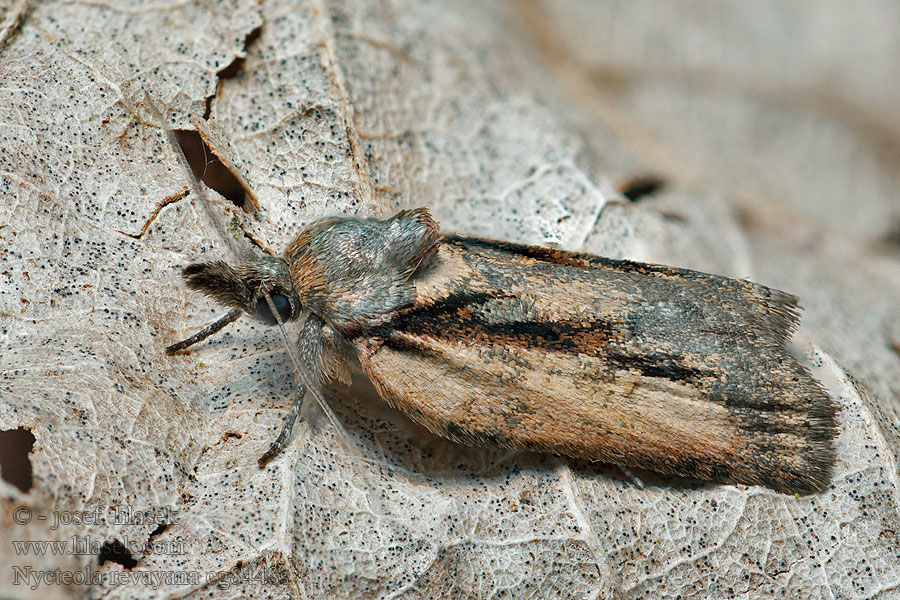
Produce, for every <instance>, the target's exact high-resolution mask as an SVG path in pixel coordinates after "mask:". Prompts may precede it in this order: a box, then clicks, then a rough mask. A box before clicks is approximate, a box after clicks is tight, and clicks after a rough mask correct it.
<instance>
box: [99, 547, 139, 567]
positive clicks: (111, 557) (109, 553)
mask: <svg viewBox="0 0 900 600" xmlns="http://www.w3.org/2000/svg"><path fill="white" fill-rule="evenodd" d="M97 561H98V562H99V563H100V565H103V563H105V562H114V563H117V564H120V565H122V566H123V567H125V568H126V569H133V568H134V567H135V566H137V561H136V560H135V559H134V557H133V556H132V555H131V552H129V551H128V548H126V547H125V544H123V543H122V542H120V541H119V540H113V541H111V542H104V544H103V545H102V546H101V547H100V552H98V553H97Z"/></svg>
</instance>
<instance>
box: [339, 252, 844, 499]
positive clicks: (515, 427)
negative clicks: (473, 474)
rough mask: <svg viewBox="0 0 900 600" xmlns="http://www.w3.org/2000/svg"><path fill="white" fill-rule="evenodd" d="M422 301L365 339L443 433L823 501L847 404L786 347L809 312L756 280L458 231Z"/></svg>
mask: <svg viewBox="0 0 900 600" xmlns="http://www.w3.org/2000/svg"><path fill="white" fill-rule="evenodd" d="M415 283H416V291H417V296H416V301H415V304H414V305H413V306H412V307H411V308H409V309H407V310H403V311H398V312H397V313H396V314H395V315H393V316H392V318H391V319H390V320H389V321H387V322H386V323H384V324H383V325H381V326H379V327H377V328H374V329H372V330H370V331H367V332H364V333H362V334H360V335H358V336H356V337H355V338H354V344H355V345H356V348H357V351H358V353H359V357H360V363H361V365H362V368H363V370H364V371H365V372H366V374H367V375H368V376H369V377H370V378H371V379H372V381H373V382H374V384H375V386H376V388H377V389H378V391H379V393H380V394H381V395H382V397H383V398H384V399H385V400H386V401H388V402H389V403H390V404H391V405H393V406H395V407H397V408H399V409H400V410H402V411H403V412H405V413H406V414H408V415H409V416H410V417H412V418H413V419H414V420H416V421H418V422H419V423H421V424H423V425H424V426H425V427H427V428H428V429H430V430H431V431H434V432H435V433H437V434H439V435H442V436H444V437H448V438H450V439H453V440H455V441H458V442H461V443H465V444H475V445H481V444H491V445H500V446H507V447H513V448H523V449H528V450H536V451H540V452H552V453H557V454H565V455H568V456H573V457H577V458H583V459H588V460H602V461H607V462H615V463H620V464H624V465H626V466H629V467H636V468H643V469H649V470H653V471H657V472H661V473H668V474H673V475H679V476H684V477H691V478H696V479H703V480H711V481H718V482H724V483H744V484H757V485H764V486H767V487H770V488H773V489H775V490H778V491H782V492H789V493H810V492H814V491H817V490H820V489H822V488H823V487H824V486H825V485H827V483H828V482H829V473H830V469H831V466H832V464H833V462H834V448H833V437H834V435H835V413H836V406H835V405H834V403H833V402H832V401H831V399H830V397H829V396H828V395H827V394H826V393H825V391H824V390H823V388H822V387H821V386H820V385H819V383H818V382H817V381H816V380H815V379H814V378H813V377H812V375H811V374H810V372H809V371H808V370H807V369H806V368H805V367H803V366H802V365H801V364H800V363H799V362H798V361H797V360H796V359H795V358H794V357H793V356H791V355H790V353H789V352H788V350H787V348H786V346H785V344H786V339H787V338H788V336H789V334H790V331H791V329H792V328H793V327H794V325H795V323H796V318H797V308H796V300H795V299H794V298H793V297H792V296H789V295H787V294H784V293H782V292H778V291H777V290H771V289H769V288H765V287H764V286H760V285H757V284H753V283H750V282H747V281H736V280H732V279H728V278H724V277H718V276H714V275H708V274H704V273H697V272H694V271H688V270H683V269H674V268H671V267H663V266H657V265H644V264H640V263H632V262H628V261H614V260H609V259H603V258H600V257H596V256H592V255H587V254H577V253H568V252H561V251H557V250H549V249H546V248H539V247H528V246H519V245H515V244H508V243H504V242H494V241H490V240H483V239H477V238H467V237H462V236H449V237H445V238H442V239H441V240H440V242H439V243H438V250H437V254H436V258H435V260H434V261H433V264H432V267H431V268H430V269H428V270H426V271H424V272H423V273H422V275H421V276H420V277H419V278H418V279H417V280H416V282H415Z"/></svg>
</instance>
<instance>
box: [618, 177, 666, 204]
mask: <svg viewBox="0 0 900 600" xmlns="http://www.w3.org/2000/svg"><path fill="white" fill-rule="evenodd" d="M665 186H666V181H665V179H663V178H662V177H659V176H657V175H638V176H636V177H631V178H629V179H626V180H625V181H623V182H622V183H620V184H619V192H621V194H622V195H623V196H625V197H626V198H628V201H629V202H637V201H639V200H641V199H642V198H646V197H647V196H652V195H654V194H656V193H658V192H659V191H660V190H662V189H663V188H664V187H665Z"/></svg>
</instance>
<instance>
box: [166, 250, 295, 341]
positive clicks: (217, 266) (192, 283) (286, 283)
mask: <svg viewBox="0 0 900 600" xmlns="http://www.w3.org/2000/svg"><path fill="white" fill-rule="evenodd" d="M181 275H182V277H184V278H185V280H186V281H187V285H188V287H190V288H191V289H195V290H198V291H200V292H203V293H204V294H206V295H207V296H209V297H211V298H212V299H214V300H215V301H216V302H218V303H219V304H222V305H224V306H230V307H232V308H238V309H240V310H242V311H244V312H245V313H247V314H248V315H251V316H253V317H256V318H257V319H259V320H260V321H262V322H263V323H265V324H267V325H275V324H276V323H277V320H276V319H275V315H273V314H272V311H271V309H270V307H269V303H268V301H267V300H266V293H268V295H269V298H271V300H272V304H274V305H275V310H276V311H277V312H278V316H279V317H280V318H281V320H282V321H290V320H292V319H296V318H297V317H298V316H300V312H301V310H302V306H301V304H300V298H299V296H298V295H297V292H296V291H295V290H294V283H293V280H292V279H291V272H290V269H288V265H287V263H286V262H285V261H284V259H282V258H280V257H277V256H268V255H266V256H258V257H254V258H253V259H252V260H250V261H249V262H247V263H245V264H243V265H241V266H239V267H232V266H231V265H229V264H227V263H225V262H222V261H214V262H204V263H196V264H192V265H188V266H187V267H185V268H184V270H183V271H182V272H181Z"/></svg>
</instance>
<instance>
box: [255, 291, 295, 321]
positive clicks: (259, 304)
mask: <svg viewBox="0 0 900 600" xmlns="http://www.w3.org/2000/svg"><path fill="white" fill-rule="evenodd" d="M269 297H270V298H271V299H272V304H274V305H275V310H277V311H278V316H279V317H281V320H282V321H287V320H289V319H290V318H291V312H292V311H291V302H290V300H288V298H287V296H285V295H284V294H280V293H278V292H275V293H272V294H269ZM256 316H257V317H258V318H259V320H260V321H262V322H263V323H265V324H266V325H275V324H276V323H278V321H277V320H276V319H275V315H273V314H272V311H271V310H270V309H269V303H268V302H266V297H265V296H260V297H259V298H257V299H256Z"/></svg>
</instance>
